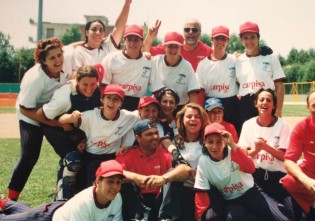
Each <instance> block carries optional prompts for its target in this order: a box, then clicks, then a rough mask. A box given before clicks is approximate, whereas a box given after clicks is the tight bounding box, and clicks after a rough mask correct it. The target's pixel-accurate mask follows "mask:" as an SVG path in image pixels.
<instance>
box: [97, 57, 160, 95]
mask: <svg viewBox="0 0 315 221" xmlns="http://www.w3.org/2000/svg"><path fill="white" fill-rule="evenodd" d="M102 65H103V67H104V70H105V76H104V78H103V81H102V83H104V84H117V85H120V86H121V87H122V88H123V89H124V90H125V95H126V96H131V97H139V98H141V97H143V96H145V95H146V93H147V89H148V88H149V89H150V91H151V92H152V93H153V92H156V91H158V90H160V89H162V88H163V87H164V86H163V83H162V81H161V78H160V76H159V74H158V73H157V69H156V65H155V63H154V61H153V60H149V59H147V58H146V57H145V56H143V55H142V57H141V58H139V59H130V58H127V57H126V56H125V55H124V54H123V52H122V51H117V52H113V53H110V54H109V55H107V56H106V57H105V58H104V59H103V61H102Z"/></svg>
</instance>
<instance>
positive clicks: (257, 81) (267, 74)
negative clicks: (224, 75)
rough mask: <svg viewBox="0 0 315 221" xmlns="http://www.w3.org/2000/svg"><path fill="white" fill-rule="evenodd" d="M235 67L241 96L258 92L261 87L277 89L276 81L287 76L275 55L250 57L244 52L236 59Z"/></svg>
mask: <svg viewBox="0 0 315 221" xmlns="http://www.w3.org/2000/svg"><path fill="white" fill-rule="evenodd" d="M235 67H236V79H237V81H238V82H239V84H240V86H239V95H241V96H245V95H247V94H253V93H256V92H257V91H258V90H259V89H260V88H265V89H266V88H270V89H272V90H275V83H274V81H276V80H281V79H285V78H286V77H285V74H284V72H283V70H282V67H281V64H280V62H279V59H278V58H277V57H276V56H275V55H266V56H262V55H260V56H256V57H248V56H246V53H244V54H242V55H240V56H239V57H238V58H237V59H236V63H235Z"/></svg>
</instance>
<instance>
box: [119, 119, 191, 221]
mask: <svg viewBox="0 0 315 221" xmlns="http://www.w3.org/2000/svg"><path fill="white" fill-rule="evenodd" d="M133 129H134V133H135V136H136V140H137V142H138V146H135V147H133V148H131V149H130V150H129V151H128V152H127V153H126V154H125V155H123V156H118V157H117V158H116V160H117V161H118V162H119V163H121V165H122V166H123V168H124V175H125V176H126V179H127V180H129V181H130V182H129V183H125V184H123V185H122V190H121V194H122V199H123V202H124V203H123V217H124V220H152V221H154V220H163V219H170V218H171V217H161V216H160V215H159V214H161V213H162V211H160V207H161V204H162V203H163V195H165V193H163V191H165V190H166V188H164V187H165V184H167V183H168V182H174V181H184V180H186V179H188V178H189V177H190V175H191V174H192V170H191V168H190V167H189V166H187V165H184V164H180V165H178V166H177V167H175V168H173V169H172V156H171V154H170V153H169V152H168V151H167V150H165V149H164V148H162V147H161V146H160V141H159V139H160V137H159V133H158V130H157V126H156V124H155V123H154V122H152V121H150V120H148V119H145V120H141V121H138V122H137V123H136V124H135V126H134V128H133Z"/></svg>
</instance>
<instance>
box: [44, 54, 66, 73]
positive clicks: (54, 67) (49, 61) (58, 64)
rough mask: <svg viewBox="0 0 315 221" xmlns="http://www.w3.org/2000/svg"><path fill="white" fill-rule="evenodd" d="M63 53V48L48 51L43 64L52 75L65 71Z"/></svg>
mask: <svg viewBox="0 0 315 221" xmlns="http://www.w3.org/2000/svg"><path fill="white" fill-rule="evenodd" d="M63 62H64V57H63V52H62V50H61V48H54V49H51V50H49V51H47V54H46V57H45V60H44V61H43V64H44V65H46V67H47V69H48V71H49V72H50V73H52V74H58V73H60V72H61V71H62V69H63Z"/></svg>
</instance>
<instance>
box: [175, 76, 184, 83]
mask: <svg viewBox="0 0 315 221" xmlns="http://www.w3.org/2000/svg"><path fill="white" fill-rule="evenodd" d="M185 82H186V75H185V74H179V78H178V79H177V81H176V84H185Z"/></svg>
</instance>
